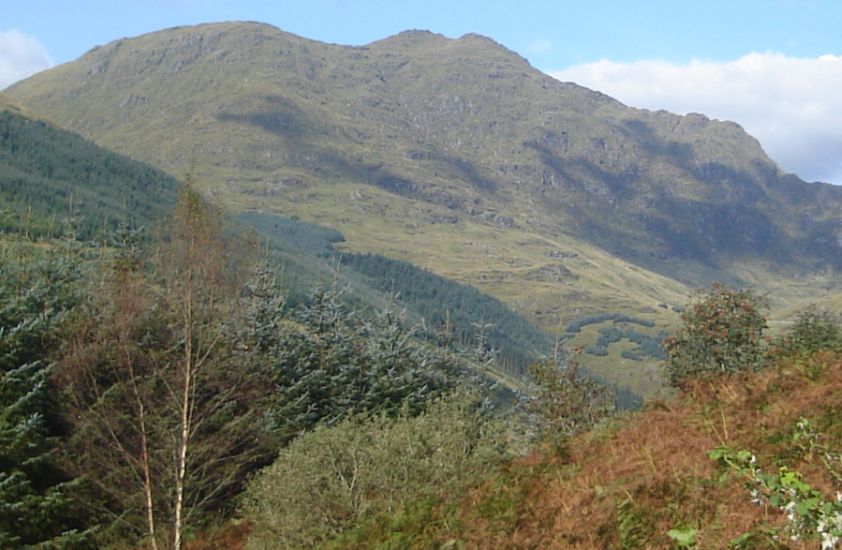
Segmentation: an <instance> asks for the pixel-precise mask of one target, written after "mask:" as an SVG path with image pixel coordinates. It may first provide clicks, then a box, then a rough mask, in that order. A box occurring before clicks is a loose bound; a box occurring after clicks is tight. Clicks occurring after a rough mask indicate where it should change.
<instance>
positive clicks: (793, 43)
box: [0, 0, 842, 183]
mask: <svg viewBox="0 0 842 550" xmlns="http://www.w3.org/2000/svg"><path fill="white" fill-rule="evenodd" d="M0 7H2V9H0V88H3V87H5V86H6V85H8V84H10V83H11V82H13V81H14V80H16V79H18V78H22V77H24V76H27V75H28V74H30V73H32V72H34V71H36V70H41V69H44V68H47V67H49V66H50V65H52V64H55V63H63V62H66V61H71V60H73V59H75V58H77V57H79V56H80V55H82V54H83V53H84V52H86V51H87V50H89V49H90V48H92V47H93V46H95V45H100V44H104V43H107V42H110V41H111V40H114V39H117V38H121V37H125V36H136V35H139V34H143V33H146V32H152V31H155V30H159V29H162V28H166V27H172V26H177V25H189V24H195V23H203V22H209V21H223V20H235V19H236V20H254V21H262V22H265V23H270V24H272V25H275V26H277V27H279V28H281V29H283V30H286V31H289V32H293V33H296V34H298V35H301V36H304V37H307V38H312V39H317V40H322V41H327V42H334V43H340V44H351V45H361V44H366V43H369V42H372V41H374V40H378V39H380V38H384V37H386V36H389V35H392V34H395V33H397V32H400V31H402V30H406V29H411V28H419V29H429V30H432V31H435V32H439V33H442V34H445V35H447V36H450V37H458V36H460V35H462V34H465V33H468V32H478V33H480V34H484V35H486V36H489V37H491V38H493V39H495V40H496V41H498V42H500V43H501V44H503V45H504V46H506V47H508V48H509V49H512V50H514V51H516V52H518V53H519V54H521V55H522V56H524V57H526V58H527V59H528V60H529V61H530V63H532V65H533V66H535V67H536V68H538V69H540V70H543V71H545V72H547V73H549V74H552V75H554V76H556V77H558V78H561V79H564V80H574V81H576V82H579V83H581V84H583V85H587V86H588V87H591V88H596V89H600V90H601V91H604V92H606V93H608V94H609V95H612V96H614V97H617V98H618V99H620V100H621V101H623V102H625V103H627V104H630V105H633V106H638V107H645V108H650V109H657V108H665V109H668V110H671V111H675V112H679V113H685V112H691V111H700V112H704V113H705V114H708V115H709V116H711V117H714V118H727V119H731V120H735V121H737V122H738V123H740V124H742V125H743V126H744V127H746V129H747V130H749V131H750V132H751V133H752V134H754V135H755V136H757V137H758V138H759V139H760V141H761V143H762V144H763V145H764V147H765V148H766V149H767V151H768V152H769V153H770V155H771V156H772V157H773V159H775V160H776V161H778V162H779V164H781V166H782V168H784V169H786V170H788V171H794V172H796V173H798V174H799V175H801V176H802V177H805V178H807V179H822V180H825V181H834V182H837V183H842V114H837V113H842V93H839V92H842V33H840V32H839V24H840V22H842V2H840V1H829V0H828V1H810V0H766V1H754V0H743V1H740V0H731V1H718V0H707V1H705V2H700V1H685V0H672V1H661V0H655V1H651V0H650V1H644V0H638V1H612V0H602V1H599V2H595V1H592V0H591V1H573V0H567V1H565V0H556V1H550V0H547V1H530V0H520V1H512V0H509V1H502V0H486V1H474V0H450V1H442V0H424V1H419V0H414V1H402V0H392V1H386V0H302V1H297V2H292V1H283V0H276V1H269V0H228V1H223V0H110V1H105V0H76V1H68V0H0ZM820 60H821V61H820ZM796 79H797V81H796ZM835 96H839V97H835Z"/></svg>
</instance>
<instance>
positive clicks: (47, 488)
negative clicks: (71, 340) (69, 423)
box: [0, 244, 88, 548]
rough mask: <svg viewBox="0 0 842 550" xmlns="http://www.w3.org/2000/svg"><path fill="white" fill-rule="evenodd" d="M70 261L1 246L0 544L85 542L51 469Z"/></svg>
mask: <svg viewBox="0 0 842 550" xmlns="http://www.w3.org/2000/svg"><path fill="white" fill-rule="evenodd" d="M77 267H78V266H77V264H76V263H75V262H73V261H68V260H66V259H65V258H64V257H62V256H53V255H49V254H48V255H47V256H46V257H43V258H40V259H39V258H37V257H33V256H32V255H31V254H29V253H28V252H27V251H26V250H25V249H20V248H17V247H14V246H11V245H8V244H2V245H0V503H2V506H0V547H3V548H12V547H23V546H30V545H33V546H34V545H43V546H44V547H50V548H75V547H83V546H85V544H86V540H87V537H88V534H87V533H85V529H84V521H85V519H86V518H85V516H84V515H82V514H81V513H80V510H79V508H78V506H77V504H76V503H75V502H74V501H73V489H74V487H75V486H76V485H77V483H76V482H74V481H72V480H71V479H70V478H69V476H68V475H67V474H66V473H64V472H63V471H62V470H61V469H60V468H59V467H58V466H57V464H56V462H55V460H54V454H55V450H56V446H57V445H58V438H59V436H60V435H61V430H60V425H59V423H58V421H57V416H58V415H57V412H58V410H59V401H58V400H57V399H56V396H55V392H54V388H53V387H52V385H51V383H50V380H49V374H50V361H51V359H52V356H53V350H54V348H55V346H56V345H57V343H58V341H59V339H60V338H61V329H62V326H63V325H64V322H65V319H66V317H67V314H68V312H69V311H70V309H71V308H72V307H73V305H74V303H75V301H76V296H75V293H74V283H75V281H76V279H77V277H78V274H77V273H78V272H77Z"/></svg>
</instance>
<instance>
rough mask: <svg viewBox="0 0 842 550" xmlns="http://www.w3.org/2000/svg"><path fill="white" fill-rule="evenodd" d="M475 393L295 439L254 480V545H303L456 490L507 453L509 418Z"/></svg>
mask: <svg viewBox="0 0 842 550" xmlns="http://www.w3.org/2000/svg"><path fill="white" fill-rule="evenodd" d="M478 407H479V402H478V400H477V398H476V397H473V396H465V395H453V394H451V395H448V396H446V397H443V398H440V399H438V400H436V401H435V402H434V403H433V404H431V405H430V406H429V408H428V409H427V411H426V412H424V413H423V414H421V415H420V416H416V417H409V416H407V415H403V416H400V417H398V418H388V417H387V416H385V415H379V416H375V417H372V418H367V419H363V418H360V417H357V418H348V419H345V420H342V421H341V422H338V423H337V424H335V425H333V426H328V425H325V424H321V425H320V426H319V427H317V428H316V429H315V430H314V431H312V432H309V433H307V434H304V435H302V436H301V437H299V438H297V439H295V440H294V441H293V442H292V443H291V444H290V445H289V446H288V447H287V448H285V449H284V450H283V451H281V453H280V455H279V457H278V459H277V460H276V461H275V463H274V464H273V465H272V466H270V467H269V468H267V469H266V470H264V471H263V472H262V473H261V474H260V475H259V476H258V477H257V478H256V479H255V480H254V481H253V483H252V484H251V486H250V488H249V490H248V493H247V499H246V513H247V515H248V517H249V518H250V519H251V521H252V522H253V525H254V529H253V531H252V536H251V539H250V541H249V548H304V547H310V546H313V545H318V544H320V543H323V542H325V541H327V540H329V539H330V538H332V537H334V536H336V535H337V534H339V533H340V532H342V531H343V530H345V529H346V528H349V527H351V526H352V525H353V524H354V523H355V522H360V521H362V520H364V519H366V518H370V517H372V516H374V515H376V514H379V513H383V512H395V511H398V510H401V509H403V508H404V507H405V506H406V505H407V504H409V503H411V502H415V501H419V500H422V499H426V498H430V497H437V496H438V495H440V494H442V493H445V492H454V491H458V490H460V489H462V488H464V487H465V486H466V484H467V483H470V482H472V480H473V479H475V478H476V477H477V476H478V475H479V474H481V473H482V472H483V471H488V470H489V469H490V468H489V466H490V465H491V464H493V463H496V462H498V461H500V460H502V459H503V458H505V457H507V456H508V455H507V452H508V449H509V448H510V447H508V446H507V444H506V443H504V442H505V439H506V438H505V434H506V430H505V426H504V424H502V422H500V421H497V420H491V419H489V418H488V417H487V416H485V415H483V414H481V411H479V410H478Z"/></svg>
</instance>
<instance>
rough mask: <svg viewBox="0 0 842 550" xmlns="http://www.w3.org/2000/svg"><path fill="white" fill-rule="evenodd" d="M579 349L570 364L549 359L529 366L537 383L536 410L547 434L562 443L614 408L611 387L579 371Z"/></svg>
mask: <svg viewBox="0 0 842 550" xmlns="http://www.w3.org/2000/svg"><path fill="white" fill-rule="evenodd" d="M577 355H578V350H575V351H574V353H573V354H572V356H571V358H570V360H569V364H568V365H567V367H566V368H565V367H562V366H560V365H559V364H558V363H557V362H556V361H555V360H552V359H546V360H544V361H540V362H538V363H535V364H533V365H531V366H530V367H529V372H530V373H531V374H532V379H533V380H534V381H535V384H536V385H537V390H536V392H535V400H534V401H533V412H534V413H536V416H537V418H536V421H537V424H538V427H539V429H540V430H541V432H542V435H543V436H544V438H546V439H548V440H549V441H550V442H551V443H554V444H558V443H563V442H564V440H565V439H566V438H568V437H570V436H572V435H574V434H576V433H579V432H582V431H584V430H587V429H589V428H591V427H592V426H593V425H594V424H596V423H597V422H599V421H600V420H602V419H603V418H605V417H607V416H609V415H610V414H612V413H613V412H614V402H613V395H612V392H611V390H610V389H609V388H608V387H607V386H605V385H604V384H601V383H599V382H598V381H597V380H594V379H593V378H591V377H589V376H587V375H585V374H583V373H581V372H580V364H579V361H578V357H577Z"/></svg>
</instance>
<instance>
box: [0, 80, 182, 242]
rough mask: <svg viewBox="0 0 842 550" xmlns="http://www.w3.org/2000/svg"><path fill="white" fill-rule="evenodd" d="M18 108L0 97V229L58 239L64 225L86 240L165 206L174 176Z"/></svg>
mask: <svg viewBox="0 0 842 550" xmlns="http://www.w3.org/2000/svg"><path fill="white" fill-rule="evenodd" d="M25 113H26V111H24V110H22V109H20V108H18V107H16V106H15V105H14V104H12V103H10V102H9V101H8V100H6V99H4V98H3V97H2V96H0V210H2V211H3V218H2V220H0V231H13V230H14V231H19V232H21V233H25V234H27V235H29V236H30V237H35V236H43V237H57V236H60V235H62V234H63V233H64V232H65V231H67V230H68V229H70V227H69V226H68V223H70V224H71V225H72V230H73V231H74V232H75V233H76V235H77V236H78V237H79V238H82V239H90V238H93V237H95V236H102V232H103V230H113V229H115V228H117V226H119V225H120V224H122V223H128V222H130V223H132V224H134V225H146V226H149V225H151V224H154V223H156V222H157V221H159V220H160V219H161V218H162V217H163V216H165V215H167V214H168V213H169V212H170V211H171V209H172V204H173V203H174V200H175V193H176V189H177V187H178V182H177V181H176V180H175V179H174V178H173V177H171V176H168V175H167V174H165V173H163V172H161V171H160V170H156V169H154V168H152V167H150V166H147V165H144V164H141V163H139V162H137V161H135V160H132V159H129V158H126V157H124V156H122V155H118V154H115V153H112V152H110V151H107V150H105V149H103V148H101V147H99V146H97V145H95V144H94V143H91V142H90V141H88V140H86V139H84V138H82V137H80V136H78V135H76V134H73V133H71V132H68V131H66V130H62V129H61V128H58V127H56V126H54V125H52V124H50V123H47V122H45V121H43V120H37V119H33V118H31V117H30V116H28V113H27V114H25Z"/></svg>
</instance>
